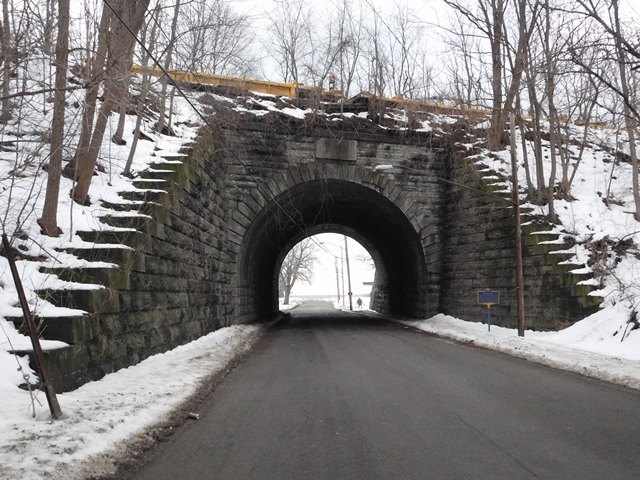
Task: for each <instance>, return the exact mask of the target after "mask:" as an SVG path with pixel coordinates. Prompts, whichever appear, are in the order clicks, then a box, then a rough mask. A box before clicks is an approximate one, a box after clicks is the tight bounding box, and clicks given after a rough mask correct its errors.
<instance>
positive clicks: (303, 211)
mask: <svg viewBox="0 0 640 480" xmlns="http://www.w3.org/2000/svg"><path fill="white" fill-rule="evenodd" d="M324 232H331V233H343V234H346V235H349V236H351V237H352V238H354V239H355V240H357V241H358V242H360V243H361V244H362V245H363V246H364V247H365V248H366V249H367V250H368V251H369V252H370V254H371V256H372V258H373V260H374V262H375V265H376V278H375V281H374V287H373V292H372V308H374V309H375V310H378V311H381V312H383V313H389V314H393V315H402V316H409V317H417V316H419V315H420V313H421V312H422V311H424V309H425V298H426V295H425V292H426V284H425V283H426V267H425V260H424V255H423V253H422V248H421V245H420V238H419V235H418V232H416V231H415V229H414V227H413V226H412V224H411V222H410V221H409V220H408V219H407V217H406V216H405V214H404V213H403V212H402V210H400V208H398V206H396V205H395V204H394V203H393V202H391V201H390V200H389V199H387V198H386V197H385V196H384V195H382V194H381V193H378V192H377V191H375V190H373V189H371V188H368V187H365V186H363V185H360V184H357V183H352V182H348V181H344V180H312V181H308V182H304V183H301V184H299V185H297V186H295V187H293V188H291V189H289V190H287V191H285V192H284V193H282V194H280V195H279V196H277V197H276V198H274V199H273V200H271V201H270V202H268V204H267V205H266V206H265V207H264V208H263V209H262V211H261V212H260V213H259V214H258V215H257V217H256V218H255V219H254V221H253V222H252V224H251V225H250V226H249V228H248V229H247V231H246V233H245V236H244V238H243V241H242V244H241V247H240V250H239V254H238V264H237V266H238V277H237V278H238V285H237V286H238V289H239V295H238V298H239V299H240V304H239V305H238V308H239V312H238V313H240V314H241V315H242V316H243V317H244V318H245V319H247V320H249V321H258V320H264V319H266V318H271V317H272V316H273V314H274V313H276V312H277V311H278V273H279V271H280V267H281V265H282V261H283V259H284V257H285V255H286V254H287V252H288V251H289V250H290V249H291V248H292V247H293V246H294V245H295V244H296V243H297V242H299V241H300V240H302V239H303V238H305V237H308V236H310V235H314V234H318V233H324Z"/></svg>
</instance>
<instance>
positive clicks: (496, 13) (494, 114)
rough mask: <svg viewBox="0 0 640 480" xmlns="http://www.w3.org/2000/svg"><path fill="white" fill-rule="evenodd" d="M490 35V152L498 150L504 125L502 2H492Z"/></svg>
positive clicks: (488, 133) (488, 141)
mask: <svg viewBox="0 0 640 480" xmlns="http://www.w3.org/2000/svg"><path fill="white" fill-rule="evenodd" d="M492 17H493V18H492V35H491V36H490V39H489V40H490V45H491V89H492V93H493V100H492V106H491V126H490V127H489V131H488V132H487V147H488V148H489V149H490V150H498V149H500V146H501V144H502V138H503V136H504V125H505V124H504V123H501V119H502V110H503V106H502V95H503V90H502V44H503V40H504V2H503V0H495V1H494V2H492Z"/></svg>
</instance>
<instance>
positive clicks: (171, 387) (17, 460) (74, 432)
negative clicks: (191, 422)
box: [0, 325, 264, 480]
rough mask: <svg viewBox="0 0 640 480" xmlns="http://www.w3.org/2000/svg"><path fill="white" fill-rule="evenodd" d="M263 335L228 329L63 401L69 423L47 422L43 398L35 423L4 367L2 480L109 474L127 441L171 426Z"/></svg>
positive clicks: (255, 329)
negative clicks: (179, 410) (200, 390)
mask: <svg viewBox="0 0 640 480" xmlns="http://www.w3.org/2000/svg"><path fill="white" fill-rule="evenodd" d="M263 330H264V327H260V326H256V325H244V326H233V327H228V328H223V329H220V330H217V331H216V332H213V333H211V334H209V335H207V336H205V337H202V338H200V339H198V340H195V341H194V342H191V343H189V344H187V345H182V346H180V347H177V348H175V349H174V350H171V351H169V352H166V353H164V354H159V355H155V356H153V357H150V358H148V359H147V360H144V361H143V362H141V363H139V364H138V365H135V366H133V367H129V368H126V369H123V370H119V371H118V372H116V373H112V374H110V375H107V376H106V377H104V378H103V379H102V380H99V381H96V382H90V383H88V384H86V385H84V386H82V387H80V388H79V389H77V390H75V391H73V392H69V393H64V394H61V395H58V400H59V402H60V406H61V409H62V412H63V415H64V418H62V419H61V420H56V421H50V419H49V418H50V416H49V411H48V408H47V404H46V399H45V397H44V395H43V394H42V393H40V394H39V395H38V398H39V400H40V402H42V404H43V405H37V404H36V418H35V419H34V418H32V412H31V407H30V405H29V404H30V402H29V394H28V393H27V392H26V391H23V390H19V389H17V388H15V387H14V388H7V387H8V386H11V384H12V380H13V379H12V378H6V372H7V370H8V369H5V368H4V367H5V366H6V365H3V368H0V390H1V393H2V404H1V406H0V478H2V479H7V480H17V479H21V480H31V479H33V480H37V479H42V478H50V479H65V480H73V479H81V478H86V477H87V476H90V475H98V474H101V473H105V472H109V471H111V469H112V468H113V463H112V457H113V456H117V455H118V454H119V453H122V452H121V450H122V448H123V442H127V441H128V440H131V439H135V437H136V436H139V435H141V434H143V433H144V431H145V430H146V429H148V428H150V427H152V426H153V425H155V424H158V423H161V422H163V421H167V419H168V418H169V417H170V414H171V412H172V411H174V410H175V409H177V408H178V407H179V406H180V405H181V404H183V403H184V402H185V401H186V400H187V399H189V397H190V396H192V395H194V393H195V392H196V391H197V389H198V387H199V386H200V383H201V382H203V381H205V380H206V379H207V378H210V377H211V376H212V375H215V374H218V373H221V372H224V371H225V370H226V369H227V368H229V366H230V364H231V363H232V361H233V359H234V358H236V357H237V356H238V355H240V354H242V353H244V352H247V351H248V350H249V349H250V348H251V346H252V345H253V344H254V342H255V341H256V340H257V339H258V338H259V336H260V334H261V333H262V331H263ZM1 353H4V352H1ZM5 355H6V353H5ZM12 361H13V359H12ZM14 367H15V363H14ZM13 370H15V368H13ZM116 448H119V449H120V451H116V450H114V449H116Z"/></svg>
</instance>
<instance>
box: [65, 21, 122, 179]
mask: <svg viewBox="0 0 640 480" xmlns="http://www.w3.org/2000/svg"><path fill="white" fill-rule="evenodd" d="M112 16H113V14H112V13H111V10H109V9H108V8H105V9H104V10H103V11H102V16H101V18H100V26H99V27H98V46H97V48H96V53H95V56H94V58H93V61H92V62H89V63H88V72H87V77H88V81H89V84H88V88H87V92H86V93H85V97H84V108H83V110H82V126H81V130H80V139H79V140H78V146H77V147H76V151H75V154H74V156H73V160H72V162H71V163H70V164H69V168H70V169H72V170H73V172H68V176H69V177H71V178H73V179H74V180H75V179H77V168H76V166H77V163H78V161H79V159H80V158H83V157H84V156H86V155H87V154H88V151H89V144H90V143H91V133H92V132H93V120H94V118H95V114H96V103H97V101H98V93H99V91H100V85H101V84H102V76H103V71H104V66H105V63H106V57H107V38H108V36H109V25H110V23H111V18H112Z"/></svg>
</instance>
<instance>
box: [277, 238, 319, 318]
mask: <svg viewBox="0 0 640 480" xmlns="http://www.w3.org/2000/svg"><path fill="white" fill-rule="evenodd" d="M315 254H316V247H315V244H314V242H313V241H312V240H311V239H310V238H306V239H304V240H302V241H301V242H300V243H298V244H296V245H295V246H294V247H293V248H292V249H291V250H290V251H289V253H287V256H286V257H285V258H284V261H283V262H282V267H281V268H280V274H279V276H278V280H279V285H278V289H279V291H280V292H281V293H282V295H283V296H284V300H283V303H284V304H285V305H289V297H290V295H291V290H292V289H293V286H294V285H295V284H296V282H307V283H309V282H311V277H312V275H313V265H314V263H315V261H316V257H315Z"/></svg>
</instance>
